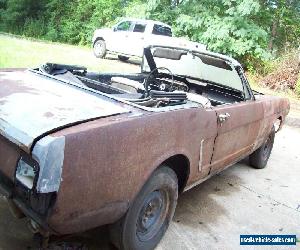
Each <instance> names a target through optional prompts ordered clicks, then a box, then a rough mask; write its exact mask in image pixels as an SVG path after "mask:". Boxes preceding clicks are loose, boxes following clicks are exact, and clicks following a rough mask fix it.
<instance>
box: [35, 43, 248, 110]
mask: <svg viewBox="0 0 300 250" xmlns="http://www.w3.org/2000/svg"><path fill="white" fill-rule="evenodd" d="M147 53H148V58H146V59H144V60H143V61H144V64H143V66H142V73H138V74H111V73H92V72H87V69H86V68H85V67H80V66H71V65H61V64H51V63H47V64H44V65H42V66H41V67H40V68H38V69H36V70H38V71H39V72H42V73H46V74H47V75H52V76H54V77H55V78H57V79H59V80H62V81H67V82H72V83H73V84H74V83H75V84H76V85H78V86H84V87H87V88H92V89H94V90H96V91H99V92H101V93H105V94H107V95H109V96H111V97H112V98H116V99H119V100H124V101H127V102H131V103H134V104H136V105H140V106H144V107H149V108H159V107H166V106H175V105H182V104H185V103H187V102H196V103H198V104H200V105H201V106H203V107H204V108H209V107H211V106H218V105H226V104H231V103H235V102H241V101H244V100H246V99H247V97H248V96H249V93H248V95H247V94H245V92H246V91H245V85H244V84H243V79H242V78H241V77H240V76H239V72H238V70H236V69H235V68H234V67H233V66H231V65H230V64H229V63H228V62H226V61H225V60H222V59H220V58H215V57H211V56H208V55H202V54H198V53H196V52H195V53H190V52H188V51H184V50H174V49H161V48H158V49H156V50H154V51H150V50H148V51H145V55H146V57H147ZM150 53H151V54H150ZM149 54H150V56H149ZM154 59H155V61H154ZM165 59H168V63H165V62H164V61H163V60H165ZM145 60H147V63H146V64H145ZM160 60H162V61H160ZM150 64H152V65H151V67H150V66H149V65H150ZM161 65H162V66H161ZM164 65H167V66H164ZM182 65H188V67H187V68H186V69H183V67H182ZM201 65H202V66H201ZM185 70H188V71H189V72H187V73H185V72H184V71H185ZM201 70H202V72H201ZM199 72H200V73H199ZM227 82H228V84H227ZM222 83H224V84H222ZM247 89H248V87H247ZM248 91H249V89H248Z"/></svg>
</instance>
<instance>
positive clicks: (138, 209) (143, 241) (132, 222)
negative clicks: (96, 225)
mask: <svg viewBox="0 0 300 250" xmlns="http://www.w3.org/2000/svg"><path fill="white" fill-rule="evenodd" d="M177 198H178V180H177V176H176V174H175V172H174V171H173V170H172V169H170V168H169V167H167V166H161V167H160V168H158V169H157V170H156V171H155V172H154V173H153V174H152V175H151V177H150V179H149V180H148V181H147V182H146V184H145V185H144V186H143V188H142V190H141V191H140V192H139V194H138V195H137V197H136V198H135V200H134V201H133V203H132V204H131V206H130V208H129V209H128V211H127V213H126V215H125V216H124V217H123V218H122V219H120V220H119V221H118V222H117V223H115V224H114V225H112V226H111V227H110V236H111V241H112V243H113V244H114V245H115V246H117V247H118V248H119V249H122V250H138V249H143V250H150V249H154V248H155V246H156V245H157V244H158V243H159V241H160V240H161V238H162V237H163V235H164V233H165V232H166V230H167V228H168V226H169V223H170V221H171V220H172V218H173V215H174V211H175V208H176V205H177Z"/></svg>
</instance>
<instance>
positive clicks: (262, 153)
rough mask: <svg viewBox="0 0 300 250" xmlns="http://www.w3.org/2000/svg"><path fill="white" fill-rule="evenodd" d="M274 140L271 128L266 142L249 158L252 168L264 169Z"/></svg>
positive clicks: (273, 130) (273, 132)
mask: <svg viewBox="0 0 300 250" xmlns="http://www.w3.org/2000/svg"><path fill="white" fill-rule="evenodd" d="M274 138H275V129H274V128H273V129H272V131H271V133H270V135H269V136H268V138H267V139H266V141H265V142H264V143H263V144H262V145H261V146H260V147H259V148H258V149H257V150H255V151H254V152H253V153H252V154H251V155H250V156H249V162H250V165H251V166H252V167H254V168H258V169H262V168H265V167H266V165H267V162H268V160H269V157H270V155H271V152H272V148H273V144H274Z"/></svg>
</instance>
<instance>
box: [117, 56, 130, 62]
mask: <svg viewBox="0 0 300 250" xmlns="http://www.w3.org/2000/svg"><path fill="white" fill-rule="evenodd" d="M118 58H119V60H120V61H123V62H125V61H127V60H128V59H129V57H127V56H120V55H118Z"/></svg>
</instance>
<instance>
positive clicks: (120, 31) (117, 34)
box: [107, 20, 134, 54]
mask: <svg viewBox="0 0 300 250" xmlns="http://www.w3.org/2000/svg"><path fill="white" fill-rule="evenodd" d="M133 24H134V23H133V22H132V21H130V20H126V21H122V22H120V23H118V24H117V25H116V26H115V27H114V28H113V32H112V36H110V38H109V41H107V49H108V50H110V51H113V52H116V53H123V54H127V52H128V50H129V49H130V47H131V44H130V43H129V42H128V38H129V35H130V33H131V30H132V28H133Z"/></svg>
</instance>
